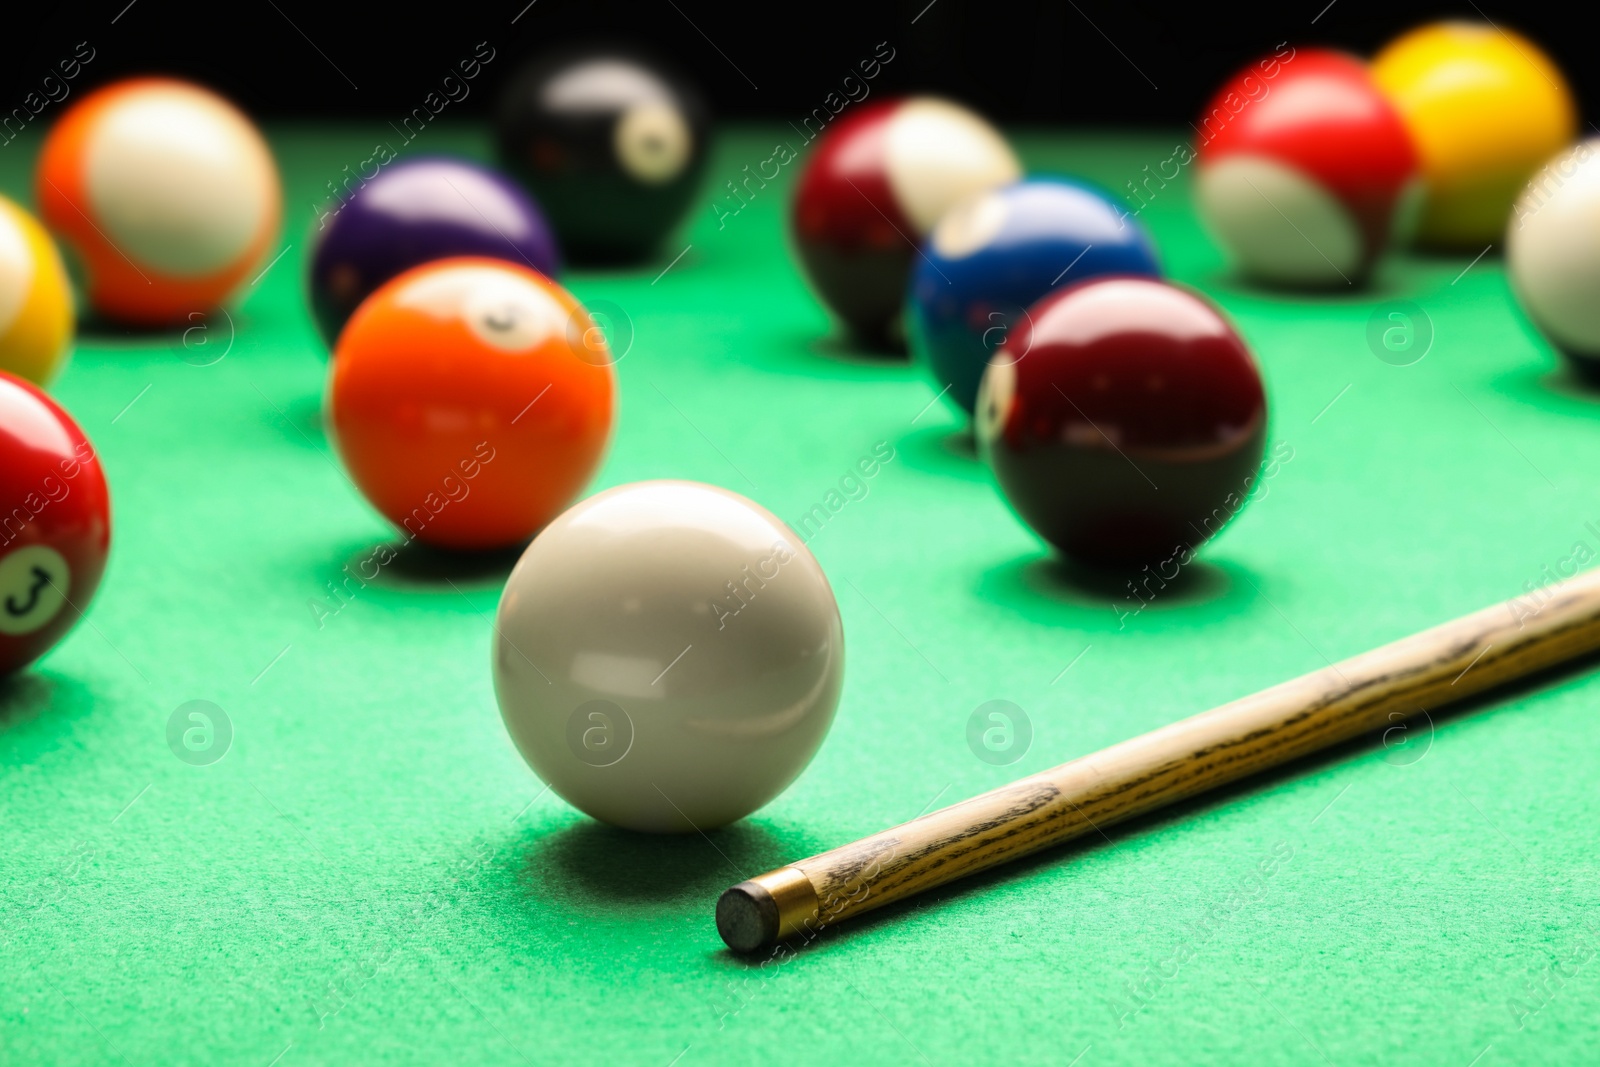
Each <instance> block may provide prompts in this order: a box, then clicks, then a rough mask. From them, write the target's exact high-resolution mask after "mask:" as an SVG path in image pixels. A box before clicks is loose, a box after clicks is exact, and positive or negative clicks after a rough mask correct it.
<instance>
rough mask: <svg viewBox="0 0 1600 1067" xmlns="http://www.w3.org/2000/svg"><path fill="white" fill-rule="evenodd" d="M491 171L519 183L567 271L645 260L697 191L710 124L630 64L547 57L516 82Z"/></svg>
mask: <svg viewBox="0 0 1600 1067" xmlns="http://www.w3.org/2000/svg"><path fill="white" fill-rule="evenodd" d="M495 134H496V139H497V141H498V143H499V150H500V159H501V162H502V163H504V165H505V166H506V168H507V169H508V170H510V171H511V172H512V173H513V174H515V175H517V176H518V177H519V178H521V179H522V180H523V181H525V182H526V183H527V185H528V187H529V188H530V189H532V190H533V194H534V196H535V197H536V198H538V200H539V202H540V203H541V204H543V205H544V206H545V208H546V209H547V210H548V211H549V212H550V218H551V220H552V221H553V222H554V224H555V227H556V233H557V235H558V236H559V237H560V239H561V247H562V249H563V251H565V252H566V254H567V255H568V256H570V257H571V259H572V261H573V262H575V263H579V262H582V263H602V262H613V261H629V260H638V259H643V258H645V257H647V256H649V255H650V254H651V253H653V252H655V251H656V250H657V248H658V247H659V245H660V244H661V241H662V240H663V239H664V238H665V237H666V235H667V234H668V233H669V232H670V231H671V230H672V229H673V228H674V227H675V226H677V224H678V223H679V222H680V221H681V220H682V219H683V217H684V213H685V212H686V211H687V210H688V207H689V200H690V198H691V197H692V196H693V195H694V193H695V190H696V189H697V188H698V187H699V184H700V175H701V173H702V171H704V169H705V162H706V149H707V146H708V144H709V140H710V118H709V115H708V113H707V110H706V106H705V103H704V101H703V100H702V99H701V97H700V94H699V92H698V91H697V90H696V89H695V88H694V86H693V85H692V84H690V83H689V82H688V81H687V80H685V79H684V78H682V77H680V76H679V75H677V74H676V73H674V72H672V71H670V70H669V69H667V68H666V67H664V66H662V65H660V64H658V63H655V62H653V61H649V60H646V59H645V58H643V57H641V56H637V55H633V54H629V53H627V52H622V51H616V50H593V49H585V50H578V51H570V50H569V51H561V52H555V53H551V54H549V55H546V56H543V57H541V58H539V59H536V60H534V61H533V62H531V63H530V64H528V65H527V66H525V67H523V68H522V69H521V70H520V71H518V72H517V73H516V74H515V75H514V76H513V77H512V78H511V80H510V82H509V83H508V84H507V86H506V89H505V91H504V93H503V94H502V96H501V98H500V103H499V109H498V112H497V115H496V121H495Z"/></svg>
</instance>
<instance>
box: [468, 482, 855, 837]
mask: <svg viewBox="0 0 1600 1067" xmlns="http://www.w3.org/2000/svg"><path fill="white" fill-rule="evenodd" d="M843 676H844V631H843V628H842V626H841V623H840V619H839V608H838V604H837V603H836V602H835V601H834V597H833V590H832V589H831V588H830V587H829V585H828V579H827V577H826V576H825V575H824V574H823V573H822V568H821V566H820V565H818V563H817V560H816V557H814V556H813V555H812V554H811V552H810V551H809V550H808V549H807V548H806V547H805V545H804V544H802V543H801V541H800V539H799V538H798V537H797V536H796V535H795V534H794V532H793V531H792V530H790V529H789V527H788V526H786V525H785V524H784V523H783V522H781V521H780V520H779V519H778V518H777V517H776V516H774V515H773V514H772V513H771V512H769V511H767V510H766V509H765V508H762V507H760V506H759V505H757V504H755V503H752V502H751V501H749V500H747V499H745V498H744V497H742V496H740V495H739V494H737V493H733V492H730V491H728V490H726V489H720V488H717V487H716V486H711V485H702V484H699V483H696V482H684V481H651V482H638V483H635V484H632V485H624V486H618V487H617V488H614V489H609V490H607V491H605V492H602V493H599V494H596V495H595V496H592V497H590V498H589V499H587V500H585V501H583V502H581V503H579V504H577V505H576V506H574V507H572V508H571V509H569V510H568V511H566V512H565V513H563V514H562V515H560V516H559V517H558V518H556V519H555V521H553V522H552V523H550V525H549V526H547V527H546V528H545V529H544V531H543V532H541V533H540V534H539V536H538V537H536V538H535V539H534V540H533V542H532V543H531V544H530V545H529V546H528V548H527V551H526V552H524V553H523V556H522V559H521V560H520V561H518V563H517V566H516V568H515V569H514V570H513V571H512V572H511V577H510V578H509V579H508V581H507V583H506V589H505V594H504V596H503V597H502V598H501V601H500V608H499V612H498V615H497V619H496V636H495V648H494V680H495V693H496V696H497V698H498V700H499V703H500V711H501V715H502V716H503V717H504V719H505V723H506V729H507V730H508V731H509V732H510V734H511V738H512V740H513V741H515V742H516V745H517V748H518V749H519V750H520V751H521V752H522V755H523V757H524V758H525V759H526V760H527V761H528V764H529V765H530V766H531V767H532V768H533V769H534V771H535V773H537V774H538V775H539V777H541V778H542V779H544V780H545V781H546V782H547V783H549V785H550V787H551V789H553V790H554V791H555V792H556V793H558V794H559V795H560V796H561V797H563V798H564V799H565V800H567V801H568V802H569V803H571V804H572V805H573V806H575V807H577V808H579V809H581V810H583V811H585V812H587V813H588V814H590V815H592V816H594V817H595V818H597V819H601V820H603V821H605V822H608V823H612V824H614V825H617V826H623V827H628V828H630V829H635V830H650V831H656V832H669V833H670V832H679V833H681V832H690V831H694V830H708V829H711V828H712V827H716V826H722V825H725V824H727V823H730V822H733V821H734V820H736V819H740V818H743V817H744V816H746V815H748V814H750V813H751V812H752V811H755V810H756V809H757V808H759V807H761V806H762V805H763V804H765V803H767V801H769V800H771V799H772V798H773V797H775V796H777V795H778V794H779V793H781V792H782V791H783V790H784V788H785V787H787V786H788V785H789V783H790V782H792V781H794V779H795V778H796V777H797V776H798V775H799V774H800V772H801V771H802V770H803V769H804V768H805V766H806V764H807V763H809V762H810V761H811V757H812V756H813V755H815V754H816V751H817V748H818V747H819V746H820V745H821V743H822V738H823V736H824V735H825V734H826V733H827V732H828V726H829V724H830V723H831V722H832V721H833V713H834V709H835V707H836V706H837V705H838V702H839V692H840V688H841V686H842V683H843Z"/></svg>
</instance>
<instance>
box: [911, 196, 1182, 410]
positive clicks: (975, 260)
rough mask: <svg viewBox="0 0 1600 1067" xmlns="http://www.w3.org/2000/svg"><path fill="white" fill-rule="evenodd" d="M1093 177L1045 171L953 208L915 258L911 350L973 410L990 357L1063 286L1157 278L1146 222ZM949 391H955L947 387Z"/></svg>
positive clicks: (939, 386)
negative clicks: (1109, 277)
mask: <svg viewBox="0 0 1600 1067" xmlns="http://www.w3.org/2000/svg"><path fill="white" fill-rule="evenodd" d="M1125 214H1126V213H1125V211H1124V210H1123V209H1122V208H1120V207H1119V206H1118V205H1117V204H1116V203H1115V202H1114V201H1113V200H1112V199H1111V197H1110V196H1109V195H1108V194H1106V193H1105V192H1104V191H1103V190H1100V189H1097V188H1095V187H1094V186H1092V185H1089V184H1088V183H1086V182H1080V181H1074V180H1070V179H1060V178H1050V179H1044V178H1037V179H1031V180H1029V181H1024V182H1018V183H1017V184H1015V185H1008V186H1005V187H1003V188H1000V189H995V190H992V191H989V192H984V193H979V194H978V195H976V196H973V197H969V198H968V199H966V200H964V201H962V202H961V203H960V204H958V205H957V206H956V207H954V208H952V209H951V210H950V211H949V212H947V213H946V214H945V216H944V218H942V219H940V220H939V224H938V225H937V226H935V227H934V230H933V234H932V236H931V237H930V238H929V239H928V242H927V244H926V245H924V247H923V250H922V255H921V256H920V257H918V258H917V260H916V261H915V262H914V263H913V264H912V268H911V271H912V272H911V290H910V296H909V299H908V301H907V314H908V325H909V327H910V329H909V333H910V335H911V338H910V339H911V352H912V355H913V356H914V357H915V358H916V359H917V360H918V362H920V363H921V364H922V365H923V366H924V367H925V368H927V370H928V371H929V372H930V374H931V376H932V378H933V385H934V388H935V389H936V390H939V391H941V392H945V395H947V396H949V398H950V399H951V400H952V401H954V402H955V403H956V405H957V406H959V407H960V408H961V409H962V410H963V411H965V412H967V414H969V415H970V414H971V413H972V411H973V409H974V406H975V405H976V404H977V400H978V379H979V378H981V377H982V376H983V370H984V368H985V367H987V366H988V364H989V358H990V357H991V356H993V355H994V353H995V352H996V351H997V350H998V349H999V348H1000V347H1001V346H1002V345H1003V344H1004V343H1005V339H1006V336H1007V335H1008V334H1009V333H1010V331H1011V330H1013V329H1015V328H1016V327H1017V326H1018V325H1019V324H1020V323H1021V322H1022V320H1023V319H1024V317H1025V316H1026V314H1027V308H1028V307H1029V306H1030V305H1032V304H1034V303H1035V302H1037V301H1038V300H1039V299H1040V298H1041V297H1043V296H1044V295H1045V294H1046V293H1048V292H1050V290H1052V289H1054V288H1056V287H1057V286H1062V287H1065V286H1069V285H1072V284H1074V283H1076V282H1080V281H1084V280H1086V279H1088V278H1094V277H1099V276H1101V275H1105V274H1143V275H1151V276H1158V275H1160V273H1161V266H1160V264H1159V263H1158V262H1157V261H1156V252H1155V246H1154V245H1153V244H1152V243H1151V241H1150V237H1149V235H1148V234H1147V233H1146V232H1145V229H1144V226H1143V225H1141V224H1140V223H1139V222H1138V220H1136V219H1134V218H1132V217H1124V215H1125ZM946 391H947V392H946Z"/></svg>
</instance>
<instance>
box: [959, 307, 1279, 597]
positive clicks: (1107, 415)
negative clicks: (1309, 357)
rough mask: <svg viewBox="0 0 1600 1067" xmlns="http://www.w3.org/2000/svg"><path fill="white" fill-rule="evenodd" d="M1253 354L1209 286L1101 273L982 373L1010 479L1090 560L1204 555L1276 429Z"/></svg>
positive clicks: (1021, 510) (1030, 506)
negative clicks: (1198, 291) (1270, 425)
mask: <svg viewBox="0 0 1600 1067" xmlns="http://www.w3.org/2000/svg"><path fill="white" fill-rule="evenodd" d="M1266 430H1267V402H1266V394H1265V392H1264V390H1263V389H1262V385H1261V374H1260V372H1259V371H1258V370H1257V369H1256V363H1255V360H1254V358H1253V357H1252V356H1251V355H1250V351H1249V349H1248V348H1246V347H1245V343H1244V341H1243V340H1242V339H1241V338H1240V337H1239V335H1238V333H1236V332H1235V331H1234V329H1233V327H1232V326H1230V325H1229V324H1228V322H1227V321H1226V320H1225V319H1224V318H1223V317H1222V315H1221V314H1220V313H1219V312H1218V311H1217V309H1216V308H1214V307H1212V305H1211V304H1209V303H1208V302H1206V301H1205V300H1202V299H1201V298H1200V297H1198V296H1196V295H1194V294H1193V293H1190V292H1188V291H1186V290H1184V289H1179V288H1177V287H1176V286H1173V285H1170V284H1168V283H1166V282H1162V281H1157V280H1155V279H1151V278H1136V277H1119V278H1109V279H1091V280H1089V281H1085V282H1082V283H1080V284H1078V285H1075V286H1072V287H1070V288H1068V289H1065V290H1062V291H1061V292H1059V293H1055V294H1052V295H1051V296H1048V297H1046V298H1045V299H1043V300H1041V301H1040V302H1039V303H1037V304H1035V305H1033V307H1031V308H1029V309H1028V314H1027V316H1026V318H1025V320H1024V321H1023V323H1022V325H1021V326H1020V327H1019V328H1018V329H1016V330H1013V331H1012V333H1011V335H1010V336H1009V337H1008V338H1007V339H1006V344H1005V346H1004V347H1003V348H1001V349H1000V351H998V352H997V353H996V354H995V356H994V358H993V359H992V360H991V361H990V364H989V367H988V369H987V370H986V371H985V372H984V376H983V380H982V383H981V384H980V386H979V396H978V412H977V436H978V445H979V449H980V451H981V452H982V453H983V456H984V458H985V459H986V460H987V462H988V463H989V464H990V466H992V467H993V469H994V473H995V477H996V479H997V480H998V481H999V483H1000V490H1001V492H1002V493H1003V494H1004V496H1005V498H1006V499H1007V500H1008V501H1009V502H1010V504H1011V506H1012V507H1013V508H1014V509H1015V510H1016V512H1017V514H1018V515H1019V516H1021V518H1022V520H1023V521H1024V522H1026V523H1027V524H1028V525H1029V526H1030V527H1032V528H1033V529H1034V530H1035V531H1036V532H1037V533H1038V534H1039V535H1040V536H1041V537H1043V538H1044V539H1045V540H1046V541H1048V542H1050V543H1051V544H1052V545H1054V546H1055V547H1056V548H1057V549H1059V550H1060V551H1061V552H1062V553H1063V554H1064V555H1066V556H1068V557H1069V558H1071V559H1074V560H1076V561H1079V562H1082V563H1087V564H1090V565H1097V566H1106V565H1122V564H1138V563H1150V562H1154V561H1155V560H1158V559H1162V558H1166V557H1169V556H1171V555H1173V554H1174V553H1175V552H1176V553H1178V554H1183V553H1186V552H1187V553H1192V552H1193V551H1194V549H1195V548H1197V547H1198V546H1199V545H1200V544H1201V542H1203V541H1205V540H1206V539H1208V538H1209V537H1211V536H1212V535H1213V534H1215V533H1216V532H1217V531H1218V530H1219V529H1221V528H1222V526H1223V525H1225V524H1226V523H1227V522H1228V520H1229V519H1231V518H1232V517H1233V516H1234V515H1235V514H1236V513H1237V512H1238V511H1239V509H1240V508H1242V507H1243V506H1244V504H1245V502H1246V501H1247V500H1248V499H1249V497H1250V493H1251V490H1252V488H1253V487H1254V485H1255V479H1256V476H1257V471H1258V468H1259V464H1260V462H1261V454H1262V449H1263V445H1264V442H1265V439H1266Z"/></svg>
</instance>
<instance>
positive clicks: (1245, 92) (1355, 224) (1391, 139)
mask: <svg viewBox="0 0 1600 1067" xmlns="http://www.w3.org/2000/svg"><path fill="white" fill-rule="evenodd" d="M1269 70H1270V71H1273V72H1274V73H1275V76H1274V77H1271V78H1268V77H1267V76H1266V72H1267V71H1269ZM1196 128H1197V129H1199V130H1200V139H1199V142H1198V145H1199V179H1198V183H1197V187H1196V199H1197V202H1198V206H1199V210H1200V216H1201V218H1202V219H1203V220H1204V221H1205V223H1206V226H1207V228H1208V229H1210V230H1211V232H1212V233H1213V235H1215V237H1216V239H1217V240H1218V242H1219V243H1220V244H1221V245H1222V246H1223V247H1224V248H1225V249H1227V251H1228V254H1229V257H1230V258H1231V259H1232V260H1233V261H1234V263H1235V264H1236V265H1237V266H1238V268H1239V269H1240V270H1241V271H1242V272H1243V273H1244V274H1246V275H1248V276H1250V277H1252V278H1255V279H1257V280H1258V281H1264V282H1268V283H1272V284H1280V285H1293V286H1323V287H1326V286H1346V285H1351V284H1355V283H1357V282H1360V281H1361V280H1362V279H1363V278H1364V277H1365V276H1366V274H1367V272H1368V271H1369V269H1370V268H1371V267H1372V264H1373V262H1374V261H1375V260H1376V259H1377V257H1378V255H1379V254H1380V253H1381V252H1382V251H1383V250H1384V248H1385V247H1386V246H1387V245H1388V244H1389V241H1390V238H1391V235H1393V234H1395V233H1396V231H1397V230H1400V231H1403V230H1404V229H1405V228H1406V227H1407V226H1409V225H1410V217H1411V215H1412V214H1413V213H1414V207H1415V201H1416V199H1417V197H1418V196H1420V193H1421V190H1420V186H1419V185H1418V183H1417V156H1416V151H1415V149H1414V147H1413V145H1412V142H1411V135H1410V133H1408V132H1407V130H1406V127H1405V124H1404V123H1403V122H1402V121H1401V119H1400V115H1399V113H1398V112H1397V111H1396V110H1395V109H1394V107H1393V106H1392V105H1391V104H1390V103H1389V101H1388V100H1387V99H1386V98H1385V97H1384V96H1383V94H1382V93H1380V92H1379V91H1378V87H1377V85H1376V84H1375V83H1374V82H1373V80H1372V77H1371V75H1369V74H1368V72H1367V67H1366V64H1364V63H1362V62H1361V61H1360V60H1359V59H1356V58H1355V57H1353V56H1348V55H1345V54H1343V53H1341V52H1330V51H1327V50H1323V49H1307V48H1302V49H1300V50H1299V51H1298V52H1297V53H1296V54H1295V55H1294V57H1293V58H1292V59H1290V60H1289V61H1288V62H1281V61H1279V60H1278V59H1277V58H1276V57H1272V58H1268V59H1265V60H1261V61H1259V62H1258V63H1255V64H1252V65H1251V66H1249V67H1246V68H1245V69H1244V70H1243V71H1241V72H1240V73H1239V74H1237V75H1235V76H1234V78H1233V79H1232V80H1231V81H1229V82H1228V83H1227V84H1226V85H1224V86H1223V87H1222V88H1221V89H1220V90H1219V91H1218V92H1217V94H1216V96H1215V97H1214V98H1213V99H1212V101H1211V103H1210V105H1208V107H1207V108H1206V110H1205V112H1204V113H1203V114H1202V115H1201V117H1200V122H1199V124H1198V125H1197V127H1196Z"/></svg>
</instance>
